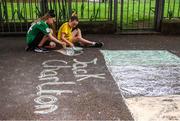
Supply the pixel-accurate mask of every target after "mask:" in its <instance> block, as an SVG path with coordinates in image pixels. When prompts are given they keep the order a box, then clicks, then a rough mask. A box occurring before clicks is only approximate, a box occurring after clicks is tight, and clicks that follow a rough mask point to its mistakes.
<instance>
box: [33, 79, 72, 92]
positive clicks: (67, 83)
mask: <svg viewBox="0 0 180 121" xmlns="http://www.w3.org/2000/svg"><path fill="white" fill-rule="evenodd" d="M75 84H76V83H75V82H47V83H43V84H40V85H38V86H37V87H36V88H37V89H38V90H39V91H38V92H37V95H42V94H44V93H45V94H56V95H61V94H62V93H66V94H67V93H73V91H72V90H49V89H48V90H45V89H42V88H43V87H44V86H47V85H48V86H49V85H53V86H54V85H75Z"/></svg>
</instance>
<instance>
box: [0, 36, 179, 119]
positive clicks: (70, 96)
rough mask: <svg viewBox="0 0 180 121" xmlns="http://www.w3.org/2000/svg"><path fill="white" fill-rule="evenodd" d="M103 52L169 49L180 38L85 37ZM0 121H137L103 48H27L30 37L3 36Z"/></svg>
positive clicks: (175, 48) (175, 50) (174, 49)
mask: <svg viewBox="0 0 180 121" xmlns="http://www.w3.org/2000/svg"><path fill="white" fill-rule="evenodd" d="M85 38H87V39H90V40H95V41H99V40H100V41H103V42H104V43H105V46H104V47H103V48H101V50H167V51H169V52H171V53H173V54H174V55H176V56H178V57H180V37H179V36H162V35H86V36H85ZM0 41H1V44H0V49H1V50H0V76H1V80H0V97H1V98H0V107H1V108H0V120H133V116H132V114H131V112H130V111H129V109H128V107H127V105H126V103H125V101H124V96H123V95H122V92H121V91H120V90H119V87H118V85H117V84H116V82H115V81H114V78H113V77H112V75H111V73H110V72H109V70H108V68H107V66H106V63H105V59H104V57H103V55H102V53H101V52H100V50H99V49H96V48H86V49H85V50H84V53H83V54H81V55H79V56H73V57H68V56H64V55H62V54H60V53H57V52H54V51H51V52H50V53H34V52H25V51H24V47H25V37H1V38H0Z"/></svg>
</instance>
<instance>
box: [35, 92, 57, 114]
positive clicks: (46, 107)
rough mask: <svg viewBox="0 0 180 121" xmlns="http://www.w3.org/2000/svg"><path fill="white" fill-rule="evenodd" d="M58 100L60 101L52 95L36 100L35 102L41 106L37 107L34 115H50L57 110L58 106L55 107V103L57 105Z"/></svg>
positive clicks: (42, 96)
mask: <svg viewBox="0 0 180 121" xmlns="http://www.w3.org/2000/svg"><path fill="white" fill-rule="evenodd" d="M47 100H48V101H47ZM57 100H58V99H57V98H56V97H55V96H52V95H41V96H39V97H37V98H35V99H34V101H35V102H36V103H37V104H39V105H35V108H36V111H34V113H36V114H48V113H51V112H53V111H55V110H57V108H58V106H57V105H54V103H56V102H57Z"/></svg>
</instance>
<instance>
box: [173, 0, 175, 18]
mask: <svg viewBox="0 0 180 121" xmlns="http://www.w3.org/2000/svg"><path fill="white" fill-rule="evenodd" d="M174 16H175V0H174V3H173V17H174Z"/></svg>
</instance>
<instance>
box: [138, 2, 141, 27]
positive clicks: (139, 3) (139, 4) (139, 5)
mask: <svg viewBox="0 0 180 121" xmlns="http://www.w3.org/2000/svg"><path fill="white" fill-rule="evenodd" d="M140 7H141V2H140V0H139V1H138V21H139V18H140V14H139V13H140ZM138 21H137V28H139V23H138Z"/></svg>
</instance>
